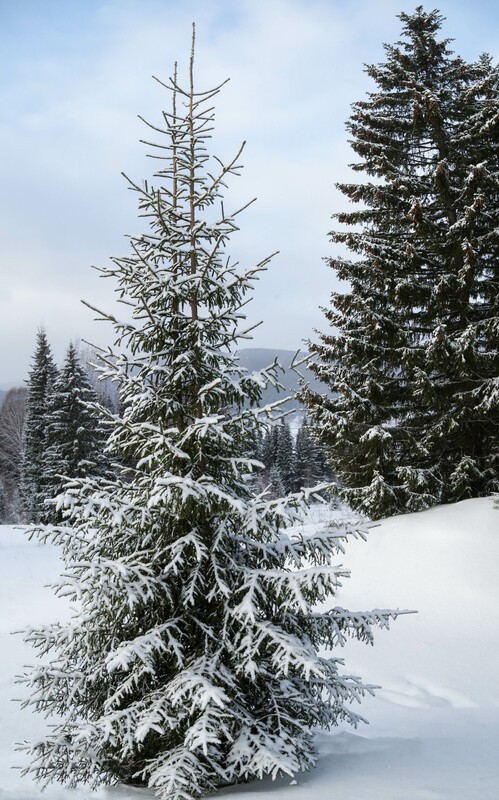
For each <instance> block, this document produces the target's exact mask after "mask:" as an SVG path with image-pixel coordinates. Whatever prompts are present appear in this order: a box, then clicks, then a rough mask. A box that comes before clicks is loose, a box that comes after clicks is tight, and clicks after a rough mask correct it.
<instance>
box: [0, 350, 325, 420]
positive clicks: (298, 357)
mask: <svg viewBox="0 0 499 800" xmlns="http://www.w3.org/2000/svg"><path fill="white" fill-rule="evenodd" d="M237 356H238V359H239V363H240V365H241V366H242V367H244V368H245V369H247V370H248V372H258V371H259V370H261V369H263V368H264V367H268V366H270V364H272V363H273V362H274V359H276V358H277V360H278V362H279V364H280V365H281V367H282V368H283V370H284V372H283V373H282V374H280V376H279V381H280V383H281V384H282V385H283V387H284V388H283V391H282V392H276V391H275V389H273V388H271V387H270V388H268V389H265V391H264V392H263V395H262V400H263V402H264V403H272V402H274V401H275V400H280V399H282V398H283V397H286V396H288V395H289V396H291V397H293V399H292V400H290V402H289V404H288V406H287V407H288V408H300V403H299V402H298V400H296V398H295V397H294V395H295V394H296V393H297V392H298V391H299V390H300V377H299V376H300V374H301V375H302V377H303V379H304V380H305V382H306V383H309V384H310V385H311V386H312V388H313V389H315V390H316V391H319V392H321V391H322V392H323V391H325V390H326V387H325V386H324V384H321V383H320V382H319V381H318V380H317V378H316V377H315V376H314V375H312V373H311V372H310V370H308V369H307V368H306V366H305V364H301V366H299V367H297V371H295V370H294V369H292V368H291V364H292V363H293V361H295V362H296V363H299V362H300V361H303V359H304V358H306V356H307V354H306V353H304V352H301V351H296V350H278V349H274V348H271V347H248V348H245V349H244V350H239V352H238V354H237ZM7 392H8V389H0V408H1V406H2V404H3V401H4V399H5V396H6V394H7Z"/></svg>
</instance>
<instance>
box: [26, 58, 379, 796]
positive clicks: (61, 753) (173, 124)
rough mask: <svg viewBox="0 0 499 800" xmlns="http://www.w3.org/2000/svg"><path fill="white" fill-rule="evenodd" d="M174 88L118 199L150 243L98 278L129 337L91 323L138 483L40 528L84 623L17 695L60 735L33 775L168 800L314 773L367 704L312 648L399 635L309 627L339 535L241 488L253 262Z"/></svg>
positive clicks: (35, 634)
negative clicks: (121, 304) (240, 352)
mask: <svg viewBox="0 0 499 800" xmlns="http://www.w3.org/2000/svg"><path fill="white" fill-rule="evenodd" d="M189 74H190V78H189V85H188V87H187V88H186V89H183V88H181V86H179V85H178V83H177V78H176V74H175V77H174V78H173V79H172V80H171V82H170V83H168V84H166V85H165V88H166V89H167V90H169V91H171V93H172V98H173V106H172V110H171V111H169V112H164V113H163V119H162V122H161V124H159V125H155V126H151V127H153V128H154V130H155V131H156V132H157V133H158V134H160V135H161V136H162V142H161V145H160V146H158V147H157V148H156V149H155V151H154V152H155V154H156V155H157V156H159V157H160V162H159V169H158V171H157V172H156V178H157V179H158V181H159V184H158V185H157V186H156V185H153V184H151V183H149V182H147V183H144V184H142V185H141V186H139V185H138V184H135V183H130V186H131V187H132V189H133V190H134V191H135V192H136V193H137V196H138V200H139V208H140V213H141V216H143V217H144V218H145V219H146V220H147V222H148V224H149V229H148V231H147V232H146V233H144V234H142V235H140V236H137V237H132V238H131V239H130V245H131V253H130V254H129V255H128V256H126V257H124V258H117V259H114V264H113V266H111V267H110V268H108V269H104V270H103V274H104V275H109V276H111V277H113V278H115V279H116V280H117V282H118V292H119V294H120V297H121V298H122V299H123V300H124V301H125V302H126V303H130V304H131V306H132V313H131V319H130V321H128V322H126V321H125V322H120V321H118V320H115V319H114V318H112V317H108V316H107V315H103V316H104V317H105V318H107V319H110V320H111V322H112V323H113V325H114V328H115V330H116V334H117V347H118V348H120V347H123V349H122V351H121V352H120V351H119V349H118V352H116V353H110V356H112V357H110V358H109V359H108V361H109V367H108V369H109V373H110V374H112V375H113V377H114V380H115V381H118V383H119V386H120V394H121V398H122V402H123V412H122V414H120V415H117V416H116V417H114V418H113V422H114V427H113V430H112V433H111V435H110V440H109V447H110V449H111V451H114V453H115V454H116V455H117V456H119V457H121V458H131V459H132V460H133V463H134V468H133V470H131V471H130V470H129V471H128V473H127V475H126V479H125V478H120V477H117V478H116V479H114V480H112V481H111V480H106V479H103V478H101V479H88V478H87V479H76V480H74V481H72V482H71V483H70V484H69V485H68V487H67V491H66V495H65V499H64V505H65V509H66V524H65V525H61V526H60V527H57V528H56V527H53V528H51V527H46V528H43V527H40V529H39V536H40V537H41V538H42V539H43V538H48V539H50V540H52V541H55V542H59V543H60V545H61V547H62V553H63V557H64V560H65V577H64V578H63V579H62V581H61V585H60V589H59V591H61V592H62V593H64V594H65V595H69V596H70V597H72V598H73V599H74V602H75V604H76V606H77V607H78V609H79V610H78V611H77V613H76V614H75V616H74V617H73V619H72V620H71V622H70V623H69V624H67V625H61V624H57V625H54V626H47V627H43V628H37V629H35V630H31V631H29V632H28V633H27V639H28V641H30V642H31V643H32V644H33V645H34V646H35V647H36V648H38V651H39V652H40V654H42V655H44V656H45V660H44V661H43V663H42V664H41V665H39V666H38V667H37V668H36V669H34V670H33V671H32V672H31V673H28V674H27V675H26V676H25V680H26V682H27V683H28V684H29V686H30V687H31V689H32V694H31V697H30V699H29V700H28V701H27V703H26V705H31V706H34V707H35V708H36V709H37V710H38V711H41V712H42V713H44V714H49V715H50V714H54V715H55V717H56V720H55V724H54V727H53V729H52V730H51V732H50V733H48V735H47V736H46V737H45V738H42V739H38V740H37V741H35V742H33V743H32V744H31V745H27V749H28V751H29V752H30V754H31V757H32V765H31V767H30V768H29V769H28V771H30V772H32V773H34V774H35V776H36V777H37V778H38V779H39V780H41V781H42V782H49V781H52V780H59V781H63V782H66V783H68V784H69V785H71V786H73V785H75V784H76V783H78V782H80V781H83V782H91V783H93V784H97V783H99V782H108V783H111V782H116V781H122V782H128V783H135V784H139V785H147V786H150V787H153V788H155V789H156V790H157V791H158V796H159V797H161V798H163V799H164V800H166V799H167V798H168V800H180V799H181V798H182V799H183V800H185V799H186V798H191V797H196V796H199V795H202V794H206V793H208V792H211V791H213V790H214V789H215V788H216V787H219V786H221V785H223V784H230V783H234V782H238V781H245V780H249V779H252V778H257V777H258V778H260V777H262V776H263V775H265V774H271V775H273V776H275V775H276V774H279V773H287V774H289V775H293V774H294V773H296V772H297V771H299V770H303V769H308V768H309V767H311V766H312V765H313V764H314V762H315V760H316V751H315V746H314V742H313V736H312V729H313V728H314V727H319V728H321V727H324V728H329V727H330V726H332V725H334V724H336V722H337V721H338V720H340V719H345V720H347V721H350V722H351V723H353V724H354V725H355V724H356V723H357V722H358V720H359V717H358V715H357V714H356V713H355V711H353V710H352V708H351V705H350V704H351V702H352V701H353V700H358V699H360V698H361V697H362V695H363V694H364V693H365V691H366V689H367V690H368V691H371V687H366V686H364V685H363V684H362V683H361V682H360V680H359V679H358V678H355V677H353V676H350V675H345V674H344V673H343V663H342V661H341V660H340V659H338V658H337V657H336V656H332V655H331V654H327V653H326V652H325V651H324V649H323V648H324V646H326V647H329V648H331V647H333V646H335V645H342V644H344V641H345V637H346V635H347V634H351V635H353V636H356V637H357V638H359V639H361V640H364V641H366V642H371V640H372V626H373V625H381V626H386V625H387V623H388V620H389V618H390V617H391V616H394V612H371V613H355V614H354V613H350V612H349V611H346V610H344V609H341V608H338V607H335V608H332V609H331V610H329V611H328V612H324V613H323V612H320V611H318V610H316V603H318V602H323V601H325V600H327V599H328V598H331V597H332V596H333V595H334V593H335V590H336V587H337V585H338V581H339V579H340V577H341V576H343V575H344V574H345V571H344V570H343V569H342V568H341V567H338V566H334V565H335V564H336V558H337V555H338V553H339V552H341V551H342V549H343V543H344V538H345V536H346V535H347V533H348V532H347V531H346V530H344V529H343V528H342V527H341V526H340V527H337V526H334V525H332V526H326V527H325V528H324V529H323V530H321V531H319V532H317V533H315V534H313V535H306V536H304V535H299V536H296V537H295V536H292V535H286V532H285V530H284V528H285V526H286V524H287V523H288V522H289V521H293V520H294V519H295V514H296V513H297V507H299V506H300V505H301V503H302V500H303V499H304V497H305V495H295V496H290V497H288V498H286V499H283V500H276V501H269V500H267V499H266V498H265V497H262V496H258V495H255V494H254V493H253V491H252V488H251V486H252V483H251V481H250V480H249V478H250V477H251V472H252V469H253V466H254V465H253V463H252V462H251V461H250V460H248V458H247V457H246V456H245V448H246V442H247V431H248V430H252V429H253V428H254V427H258V426H261V425H264V424H267V425H268V424H269V423H270V420H269V413H268V410H267V411H266V412H264V411H262V410H260V409H259V408H258V401H259V398H260V395H261V391H262V387H263V386H265V384H266V383H268V382H269V381H270V382H275V368H271V369H270V370H264V371H263V372H262V373H259V374H256V375H254V374H247V373H245V371H244V370H242V369H241V368H240V367H239V366H238V363H237V359H236V356H235V355H234V352H235V349H236V347H237V342H238V340H239V339H240V337H241V336H242V335H245V332H244V330H241V329H240V324H241V320H242V319H243V318H244V317H243V307H244V305H245V303H246V295H247V293H248V291H249V290H250V288H251V286H252V283H253V281H254V280H255V279H256V278H257V277H258V274H259V272H260V270H261V269H262V267H263V266H264V264H265V263H266V261H267V259H265V261H264V262H262V263H261V264H259V265H258V266H256V267H254V268H251V269H249V270H247V271H246V272H238V271H236V267H235V265H233V264H232V262H231V261H230V259H228V258H227V256H226V255H225V246H226V243H227V240H228V237H229V235H230V234H231V233H232V232H233V231H234V230H235V229H236V215H235V214H231V213H229V212H228V211H227V210H226V209H224V206H223V205H222V206H221V210H220V211H219V210H218V201H219V200H220V198H221V189H222V186H223V185H224V183H225V181H226V179H227V178H228V176H230V175H232V174H237V173H238V172H239V166H240V165H239V157H240V152H239V153H238V154H237V156H236V157H235V158H234V159H233V160H232V161H231V162H230V163H229V164H228V165H226V166H223V165H221V163H220V162H217V171H216V172H215V171H212V169H211V166H210V164H211V163H212V162H211V160H209V156H208V154H207V150H206V140H207V138H208V137H209V132H210V130H211V127H212V123H213V112H212V110H211V105H212V101H213V98H214V96H215V95H216V94H217V92H218V90H219V89H218V88H217V89H215V90H213V91H208V92H195V90H194V85H193V55H192V56H191V61H190V73H189ZM219 88H220V87H219ZM130 472H132V479H131V480H130ZM47 656H49V657H51V659H52V660H50V658H47Z"/></svg>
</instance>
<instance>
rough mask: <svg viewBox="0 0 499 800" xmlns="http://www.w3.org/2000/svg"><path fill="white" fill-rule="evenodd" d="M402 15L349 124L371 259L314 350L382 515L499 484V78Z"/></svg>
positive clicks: (361, 492) (361, 238)
mask: <svg viewBox="0 0 499 800" xmlns="http://www.w3.org/2000/svg"><path fill="white" fill-rule="evenodd" d="M400 18H401V20H402V22H403V35H404V40H403V41H402V42H398V43H397V44H396V45H394V46H385V50H386V54H387V59H386V62H385V63H383V64H380V65H377V66H370V67H368V69H367V71H368V74H369V75H370V77H371V78H372V79H373V80H374V82H375V84H376V89H375V91H373V92H371V93H370V94H369V95H368V97H367V99H365V100H363V101H361V102H358V103H355V104H354V106H353V109H354V111H353V114H352V117H351V119H350V122H349V123H348V129H349V131H350V133H351V136H352V146H353V149H354V151H355V153H356V154H357V155H358V156H359V157H360V161H358V162H357V163H355V164H354V165H353V169H354V170H355V171H357V172H360V173H362V174H363V175H364V180H363V181H362V182H361V183H348V184H347V183H345V184H341V185H340V186H339V188H340V190H341V191H342V192H343V194H344V195H345V196H346V197H347V198H348V199H349V200H350V201H353V202H355V203H358V204H359V206H360V207H359V208H358V210H354V211H348V212H343V213H340V214H337V215H336V218H337V219H338V221H339V222H340V223H344V224H345V226H346V227H345V228H344V230H342V231H340V232H334V233H333V234H332V237H333V241H335V242H338V243H340V244H343V245H346V246H347V248H348V249H349V250H350V252H351V253H352V254H353V256H354V257H355V258H354V259H353V260H347V259H345V258H342V257H338V258H334V259H331V262H330V263H331V266H332V267H333V268H334V269H336V271H337V274H338V277H339V278H340V279H342V280H344V281H348V282H349V283H350V290H349V291H348V292H336V293H334V294H333V296H332V308H330V309H328V310H327V311H326V312H325V313H326V318H327V320H328V322H329V323H330V325H331V327H332V328H333V329H334V331H329V332H327V333H325V334H321V335H320V338H319V341H318V342H317V343H313V344H311V345H310V349H311V351H312V353H313V354H314V357H315V358H314V360H313V362H312V363H311V365H310V366H311V370H312V371H313V372H314V373H315V375H316V376H317V377H318V378H319V379H320V380H322V381H323V382H325V383H327V384H328V385H329V387H330V389H331V392H332V393H331V396H329V397H328V396H327V395H320V394H318V393H315V392H313V391H305V392H304V399H305V402H306V403H307V405H308V408H309V413H310V416H311V418H312V421H313V423H314V425H315V427H316V431H317V433H318V434H319V435H320V436H321V437H322V439H323V441H324V442H325V444H327V446H328V450H329V452H330V454H331V459H332V465H333V468H334V470H335V471H336V472H337V473H338V475H339V477H340V478H341V480H342V482H343V484H344V487H345V489H344V495H345V497H346V499H347V500H348V501H349V502H350V503H351V504H352V505H353V506H354V507H356V508H358V509H361V510H362V511H364V512H365V513H367V514H368V515H370V516H371V517H373V518H377V517H380V516H384V515H388V514H393V513H397V512H404V511H411V510H417V509H419V508H423V507H426V506H428V505H431V504H434V503H437V502H452V501H455V500H460V499H462V498H464V497H469V496H476V495H483V494H487V493H490V492H492V491H494V490H496V489H497V488H498V485H499V484H498V466H499V464H498V423H497V419H498V410H499V406H498V403H499V397H498V393H497V387H496V383H495V381H496V376H497V375H498V371H499V355H498V351H497V336H498V289H499V258H498V248H499V224H498V223H499V204H498V202H497V199H498V188H499V170H498V146H499V145H498V143H499V127H498V126H499V97H498V92H497V87H498V72H497V70H496V69H494V68H493V67H492V66H491V63H490V60H489V59H488V58H486V57H484V58H482V59H481V60H480V61H479V62H478V63H477V64H471V65H470V64H466V63H465V62H464V61H463V60H462V59H460V58H458V57H455V56H454V55H453V54H452V52H451V51H450V49H449V43H448V40H441V39H440V38H439V31H440V27H441V22H442V18H441V17H440V15H439V14H438V12H436V11H432V12H430V13H426V12H425V11H424V10H423V9H422V7H419V8H417V9H416V12H415V13H414V14H411V15H408V14H405V13H404V14H401V15H400ZM349 228H350V229H349Z"/></svg>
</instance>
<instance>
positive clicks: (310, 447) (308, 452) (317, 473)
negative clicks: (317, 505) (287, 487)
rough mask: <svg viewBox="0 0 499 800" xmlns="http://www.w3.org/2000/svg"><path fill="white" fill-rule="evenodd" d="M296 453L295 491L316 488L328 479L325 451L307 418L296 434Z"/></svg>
mask: <svg viewBox="0 0 499 800" xmlns="http://www.w3.org/2000/svg"><path fill="white" fill-rule="evenodd" d="M295 453H296V455H295V475H294V488H295V489H301V488H302V487H303V486H314V484H316V483H319V482H321V481H324V480H326V479H327V477H328V468H327V464H326V459H325V453H324V450H323V448H322V447H321V445H320V443H319V442H317V441H316V440H315V438H314V436H313V433H312V430H311V426H310V425H309V423H308V420H307V418H306V417H305V418H304V419H303V421H302V424H301V425H300V427H299V428H298V432H297V434H296V442H295Z"/></svg>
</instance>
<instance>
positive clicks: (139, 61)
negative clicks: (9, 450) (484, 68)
mask: <svg viewBox="0 0 499 800" xmlns="http://www.w3.org/2000/svg"><path fill="white" fill-rule="evenodd" d="M416 4H417V3H416V2H414V3H407V2H403V0H398V1H397V2H395V1H394V2H392V0H355V2H353V1H352V2H350V0H204V2H203V0H197V2H196V0H192V1H191V0H184V1H182V0H108V2H104V1H103V0H16V2H12V1H11V0H0V75H1V77H0V152H1V158H0V242H1V260H0V265H1V266H0V274H1V292H0V387H3V388H8V387H10V386H12V385H19V384H20V383H22V381H23V380H24V379H25V378H26V375H27V370H28V368H29V363H30V358H31V355H32V352H33V349H34V345H35V336H36V331H37V328H38V327H39V326H41V325H43V326H45V327H46V329H47V334H48V338H49V341H50V342H51V343H52V345H53V348H54V352H55V355H56V358H57V359H58V360H60V359H61V358H62V356H63V353H64V350H65V349H66V347H67V345H68V343H69V341H70V340H72V339H73V340H74V339H77V338H79V337H81V338H84V339H89V340H91V341H94V342H96V343H99V344H110V343H112V337H113V331H112V329H111V328H110V327H109V326H106V325H104V324H103V323H97V322H94V321H93V317H92V313H91V312H90V311H89V310H88V309H87V308H85V307H84V306H83V305H82V304H81V302H80V301H81V299H85V300H87V301H89V302H90V303H92V304H93V305H96V306H98V307H102V308H104V309H106V310H112V309H113V307H114V292H113V288H114V287H113V285H112V284H111V283H110V281H102V280H99V278H98V275H97V273H96V272H95V271H94V270H92V269H91V265H92V264H94V265H97V266H99V265H105V264H106V262H107V260H108V258H109V256H111V255H114V256H119V255H125V254H126V253H127V242H126V239H125V238H124V235H125V234H130V233H140V231H141V230H142V223H141V222H140V221H139V220H137V217H136V208H135V201H134V197H133V194H132V193H130V192H127V190H126V185H125V181H124V180H123V178H122V177H121V174H120V173H121V172H122V171H124V172H126V173H127V174H128V175H130V177H131V178H133V179H135V180H141V179H142V178H148V177H150V175H151V172H152V168H153V163H151V162H150V161H149V160H148V159H147V158H146V156H145V152H146V150H145V148H144V146H143V145H141V144H139V139H140V138H142V137H144V136H145V135H146V131H145V129H144V126H143V124H142V123H141V122H140V121H139V120H138V118H137V115H138V114H140V115H142V116H144V117H146V118H147V119H148V120H150V121H151V122H155V121H157V120H158V119H159V114H160V110H161V108H162V107H164V106H165V105H167V102H168V98H167V97H165V92H164V90H162V89H161V87H159V86H158V84H157V83H155V82H154V81H153V80H151V75H157V76H158V77H159V78H162V79H164V80H166V79H167V78H168V76H169V75H170V73H171V68H172V64H173V62H174V61H175V60H178V62H179V70H180V75H181V76H182V74H185V67H186V64H187V58H188V51H189V46H190V35H191V22H192V21H195V22H196V26H197V49H196V62H197V67H196V72H197V83H198V86H199V87H200V88H203V89H204V88H210V87H211V86H212V85H214V84H218V83H220V82H221V81H222V80H224V79H225V78H226V77H230V82H229V84H228V85H227V86H226V87H225V88H224V89H223V91H222V93H221V94H220V95H219V97H218V100H217V113H216V131H215V134H214V138H213V142H212V152H214V153H216V154H217V155H218V156H219V157H221V158H222V159H228V158H229V157H230V156H231V155H233V154H234V153H235V152H236V150H237V148H238V147H239V144H240V142H241V141H242V140H243V139H245V140H247V147H246V150H245V155H244V159H243V160H244V164H245V169H244V171H243V177H242V178H240V179H238V180H237V179H236V180H233V181H232V183H231V185H230V189H229V191H228V192H227V194H226V203H227V204H232V203H233V204H234V206H236V205H237V204H238V203H240V202H241V201H244V200H248V199H250V198H252V197H253V196H256V197H257V198H258V202H257V203H255V204H254V205H253V206H252V207H251V208H250V209H249V210H248V211H247V212H246V213H245V215H244V216H242V217H241V218H240V225H241V230H240V232H239V233H238V234H237V235H235V236H234V238H233V240H232V246H231V248H230V252H231V253H232V254H233V255H234V257H235V258H237V259H238V260H239V261H240V262H241V264H242V265H244V266H250V265H252V264H254V263H256V262H257V261H259V260H260V259H261V258H262V257H263V256H266V255H267V254H268V253H270V252H273V251H274V250H279V251H280V254H279V255H278V256H277V257H276V258H275V260H274V261H273V262H272V263H271V265H270V267H269V270H268V272H267V273H266V274H265V276H264V277H262V279H261V280H260V282H259V284H258V286H257V288H256V291H255V294H254V300H253V303H252V304H251V306H250V311H249V312H248V313H249V317H250V321H251V322H256V321H257V320H260V319H261V320H263V321H264V324H263V325H261V326H260V327H259V328H258V329H257V331H255V335H254V340H253V346H258V347H265V346H267V347H276V348H288V349H296V348H298V347H300V346H301V345H302V342H303V340H304V339H306V338H308V337H312V338H313V336H314V333H313V331H314V328H322V329H323V328H324V325H325V322H323V316H322V313H321V311H320V310H319V306H321V305H327V303H328V298H329V294H330V292H331V291H332V289H333V288H334V287H335V278H334V274H333V272H332V271H331V270H330V269H328V268H327V267H326V265H325V264H324V262H323V257H325V256H330V255H332V254H333V253H334V249H333V246H332V245H331V244H330V242H329V241H328V237H327V234H328V231H329V230H331V228H332V227H333V223H332V222H331V215H332V214H333V213H334V212H335V211H338V210H339V209H340V208H342V207H343V206H344V203H345V201H344V200H343V199H342V197H341V195H339V194H338V192H337V191H336V190H335V188H334V184H335V182H336V181H338V180H342V179H344V178H347V177H348V176H349V171H348V163H349V162H350V161H351V160H353V156H352V154H351V152H350V151H349V147H348V143H347V136H346V133H345V129H344V123H345V121H346V119H347V118H348V116H349V107H350V103H352V102H354V101H356V100H359V99H361V98H362V97H363V96H364V94H365V92H366V91H368V90H369V89H370V88H371V87H370V83H369V81H368V79H367V78H366V76H365V74H364V72H363V63H366V62H367V63H369V62H377V61H381V60H383V48H382V42H383V41H385V42H389V43H392V42H394V41H395V40H396V39H397V38H398V36H399V33H400V21H399V20H398V19H397V18H396V15H397V14H398V13H399V12H400V11H401V10H406V11H413V10H414V8H415V6H416ZM426 7H427V8H428V9H430V8H433V7H434V4H433V3H432V4H431V5H427V6H426ZM438 7H439V8H440V10H441V11H442V13H443V14H444V15H445V16H446V17H447V22H446V24H445V27H444V34H445V35H446V36H449V37H451V38H454V39H455V44H454V48H455V50H456V51H457V52H458V53H460V54H461V55H463V56H464V57H465V58H469V59H474V58H477V57H478V55H479V54H480V53H481V52H483V51H488V52H490V53H491V54H492V55H493V57H494V58H497V56H498V55H499V30H498V22H499V11H498V10H497V5H496V2H495V1H494V2H492V0H491V2H483V0H482V2H479V3H477V2H472V1H471V0H448V1H446V2H442V3H440V4H439V5H438Z"/></svg>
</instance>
